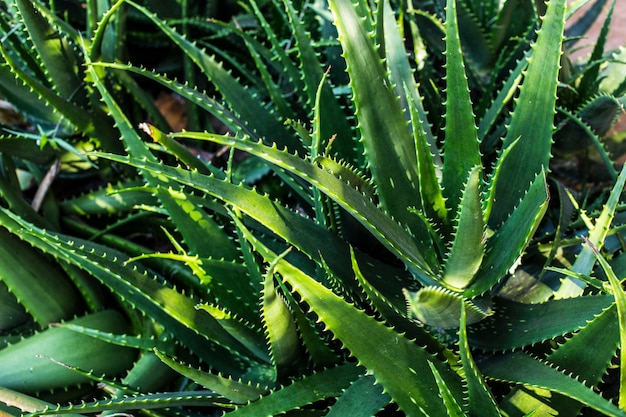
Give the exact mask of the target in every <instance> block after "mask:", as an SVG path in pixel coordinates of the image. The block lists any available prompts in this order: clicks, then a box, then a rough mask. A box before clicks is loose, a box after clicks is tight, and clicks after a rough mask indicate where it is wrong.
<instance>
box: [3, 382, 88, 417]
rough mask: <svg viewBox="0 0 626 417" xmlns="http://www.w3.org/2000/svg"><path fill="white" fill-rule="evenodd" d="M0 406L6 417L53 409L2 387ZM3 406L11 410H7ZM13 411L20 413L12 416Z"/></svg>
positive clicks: (78, 415)
mask: <svg viewBox="0 0 626 417" xmlns="http://www.w3.org/2000/svg"><path fill="white" fill-rule="evenodd" d="M0 404H1V405H0V407H2V409H3V410H2V411H3V412H6V416H7V417H9V416H13V415H14V416H16V417H17V416H20V415H24V413H25V412H34V411H37V410H43V409H46V408H54V405H53V404H50V403H47V402H46V401H43V400H40V399H38V398H35V397H31V396H29V395H26V394H23V393H21V392H18V391H15V390H11V389H8V388H4V387H0ZM5 406H7V407H13V408H11V409H9V410H7V409H6V407H5ZM15 410H19V411H21V413H19V414H13V412H14V411H15ZM81 416H82V415H81V414H68V417H81Z"/></svg>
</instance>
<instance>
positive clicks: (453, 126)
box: [442, 0, 481, 215]
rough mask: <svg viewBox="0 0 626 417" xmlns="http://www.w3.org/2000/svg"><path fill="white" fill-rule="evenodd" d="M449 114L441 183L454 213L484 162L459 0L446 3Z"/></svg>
mask: <svg viewBox="0 0 626 417" xmlns="http://www.w3.org/2000/svg"><path fill="white" fill-rule="evenodd" d="M445 56H446V64H445V70H446V76H445V80H446V90H445V93H446V102H445V105H446V114H445V121H446V126H445V142H444V155H443V178H442V185H443V191H444V195H445V196H446V204H447V205H448V208H449V209H450V210H451V212H452V214H453V215H455V214H456V212H457V207H458V206H457V205H458V203H459V201H460V199H461V194H462V192H463V189H464V185H465V183H466V182H467V180H468V176H469V173H470V171H471V170H472V169H474V167H476V166H479V165H480V164H481V160H480V149H479V142H478V133H477V128H476V122H475V120H474V114H473V110H472V100H471V98H470V91H469V87H468V82H467V75H466V71H465V65H464V63H463V52H462V51H461V41H460V38H459V25H458V21H457V10H456V0H447V3H446V52H445Z"/></svg>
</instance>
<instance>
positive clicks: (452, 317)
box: [405, 287, 493, 329]
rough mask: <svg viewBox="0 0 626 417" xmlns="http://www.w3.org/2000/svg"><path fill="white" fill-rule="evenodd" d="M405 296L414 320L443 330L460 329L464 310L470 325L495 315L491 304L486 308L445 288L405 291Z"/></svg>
mask: <svg viewBox="0 0 626 417" xmlns="http://www.w3.org/2000/svg"><path fill="white" fill-rule="evenodd" d="M405 296H406V299H407V304H408V307H409V313H410V314H411V316H412V317H413V318H416V319H417V320H419V321H420V322H422V323H424V324H427V325H429V326H433V327H439V328H442V329H456V328H458V327H459V323H460V320H461V313H462V311H463V310H465V312H466V317H467V319H466V321H467V323H469V324H474V323H478V322H479V321H481V320H483V319H484V318H485V317H488V316H490V315H492V314H493V310H492V309H491V307H490V306H489V304H490V303H486V305H485V306H483V305H482V303H480V302H476V303H474V302H473V301H472V300H467V299H464V298H463V296H462V295H461V294H458V293H455V292H452V291H450V290H447V289H445V288H443V287H423V288H420V289H419V290H418V291H416V292H410V291H405Z"/></svg>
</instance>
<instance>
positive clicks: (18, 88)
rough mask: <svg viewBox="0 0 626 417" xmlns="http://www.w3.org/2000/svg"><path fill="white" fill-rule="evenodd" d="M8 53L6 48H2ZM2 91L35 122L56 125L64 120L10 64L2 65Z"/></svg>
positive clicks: (0, 84) (0, 73)
mask: <svg viewBox="0 0 626 417" xmlns="http://www.w3.org/2000/svg"><path fill="white" fill-rule="evenodd" d="M0 51H1V52H2V54H3V55H4V54H6V49H0ZM0 91H1V92H2V96H3V97H4V98H5V100H7V101H8V102H9V103H12V104H13V105H14V106H15V107H16V108H18V109H20V111H21V112H22V113H23V114H24V116H25V117H26V118H27V119H28V120H29V121H31V122H32V123H34V124H40V125H42V126H55V125H56V124H57V123H61V122H62V117H61V116H60V115H59V114H58V113H57V111H55V110H51V108H50V107H48V105H47V104H46V102H45V100H43V99H42V98H41V97H40V96H39V94H37V93H36V92H35V91H34V90H32V89H31V88H30V87H29V86H27V85H25V84H23V83H22V81H20V79H19V78H17V77H16V74H15V73H13V72H12V71H11V69H10V66H9V65H8V64H4V63H3V64H2V65H0Z"/></svg>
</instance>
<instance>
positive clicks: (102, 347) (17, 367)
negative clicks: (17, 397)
mask: <svg viewBox="0 0 626 417" xmlns="http://www.w3.org/2000/svg"><path fill="white" fill-rule="evenodd" d="M70 323H73V324H77V325H80V326H86V327H93V328H96V329H99V330H103V331H108V332H115V333H126V332H129V331H130V330H131V329H130V325H129V324H128V322H127V321H126V319H125V318H124V317H123V316H122V315H121V314H120V313H118V312H116V311H113V310H106V311H102V312H99V313H93V314H90V315H87V316H84V317H80V318H77V319H74V320H72V321H71V322H70ZM135 355H136V352H135V350H134V349H128V348H124V347H121V346H116V345H113V344H110V343H107V342H103V341H101V340H98V339H95V338H93V337H90V336H86V335H83V334H80V333H77V332H74V331H72V330H69V329H64V328H62V327H52V328H48V329H46V330H44V331H42V332H40V333H36V334H34V335H32V336H30V337H27V338H25V339H23V340H21V341H20V342H18V343H15V344H13V345H10V346H8V347H6V348H4V349H2V350H0V385H1V386H3V387H5V388H8V389H14V390H19V391H21V392H24V393H35V392H39V391H43V390H48V389H53V388H62V387H68V386H72V385H78V384H80V383H88V382H89V381H90V380H89V378H86V377H85V376H83V375H81V374H79V373H76V372H73V371H71V370H70V369H67V368H65V367H64V366H61V365H59V363H55V362H53V361H52V360H51V359H53V360H55V361H58V362H61V363H63V364H67V365H69V366H72V367H78V368H83V369H89V370H91V371H92V372H93V373H94V374H96V375H102V374H107V375H110V376H113V375H116V374H120V373H122V372H124V371H125V370H126V369H128V368H129V367H130V365H131V364H132V362H133V360H134V358H135Z"/></svg>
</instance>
